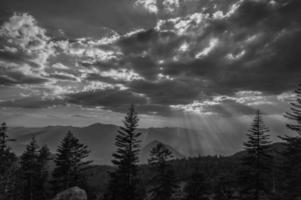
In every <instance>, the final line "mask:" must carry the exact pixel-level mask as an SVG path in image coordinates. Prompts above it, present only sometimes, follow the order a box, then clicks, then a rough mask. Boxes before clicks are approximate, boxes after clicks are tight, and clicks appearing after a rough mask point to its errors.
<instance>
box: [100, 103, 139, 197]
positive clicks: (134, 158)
mask: <svg viewBox="0 0 301 200" xmlns="http://www.w3.org/2000/svg"><path fill="white" fill-rule="evenodd" d="M138 122H139V118H138V116H137V113H136V112H135V108H134V105H131V106H130V109H129V111H128V113H127V115H126V116H125V119H124V121H123V126H122V127H120V128H119V130H118V135H117V136H116V139H115V145H116V147H117V151H116V152H115V153H114V154H113V157H114V159H113V160H112V163H113V164H114V165H115V166H116V170H115V171H114V172H112V173H111V174H110V176H111V179H110V182H109V185H108V188H107V192H106V194H105V199H107V200H136V199H138V198H139V195H138V193H139V192H138V191H137V188H138V187H137V183H138V179H137V171H138V169H137V164H138V154H139V150H140V140H139V136H140V135H141V133H139V132H138V131H137V127H138Z"/></svg>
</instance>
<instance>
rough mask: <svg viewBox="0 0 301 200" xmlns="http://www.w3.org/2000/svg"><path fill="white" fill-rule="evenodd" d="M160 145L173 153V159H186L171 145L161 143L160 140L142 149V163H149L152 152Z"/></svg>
mask: <svg viewBox="0 0 301 200" xmlns="http://www.w3.org/2000/svg"><path fill="white" fill-rule="evenodd" d="M158 144H162V145H164V146H165V147H166V148H167V149H168V150H169V151H170V152H171V153H172V155H173V159H182V158H184V157H185V156H183V155H182V154H180V153H179V152H178V151H177V150H175V149H174V148H173V147H171V146H170V145H167V144H164V143H163V142H160V141H158V140H154V141H152V142H150V143H148V144H147V145H146V146H144V147H143V148H142V149H141V152H140V161H141V162H142V163H147V159H148V157H149V155H150V152H151V150H152V149H153V148H154V147H155V146H157V145H158Z"/></svg>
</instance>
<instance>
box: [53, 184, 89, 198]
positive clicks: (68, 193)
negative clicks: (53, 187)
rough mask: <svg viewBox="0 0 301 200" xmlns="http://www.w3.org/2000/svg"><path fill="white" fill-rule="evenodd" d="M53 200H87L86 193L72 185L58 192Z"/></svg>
mask: <svg viewBox="0 0 301 200" xmlns="http://www.w3.org/2000/svg"><path fill="white" fill-rule="evenodd" d="M53 200H87V193H86V192H85V190H83V189H81V188H79V187H72V188H69V189H67V190H64V191H62V192H60V193H58V194H57V195H56V196H55V198H54V199H53Z"/></svg>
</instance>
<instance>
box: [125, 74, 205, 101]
mask: <svg viewBox="0 0 301 200" xmlns="http://www.w3.org/2000/svg"><path fill="white" fill-rule="evenodd" d="M129 86H130V88H131V90H133V91H135V92H138V93H143V94H145V95H146V96H147V97H149V99H150V102H151V103H153V104H159V105H166V106H168V105H174V104H189V103H191V102H192V101H193V100H194V99H198V97H199V94H200V92H201V90H200V86H198V85H196V84H195V82H193V81H190V80H189V79H187V80H162V81H156V82H152V81H143V80H142V81H133V82H132V83H130V84H129Z"/></svg>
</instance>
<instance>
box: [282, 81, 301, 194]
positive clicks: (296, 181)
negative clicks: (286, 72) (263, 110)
mask: <svg viewBox="0 0 301 200" xmlns="http://www.w3.org/2000/svg"><path fill="white" fill-rule="evenodd" d="M295 94H296V101H295V102H293V103H291V110H290V112H287V113H286V114H285V115H284V116H285V117H286V118H287V119H289V120H291V121H292V123H289V124H287V127H288V128H289V129H290V130H292V131H294V132H296V133H297V135H296V136H285V137H281V138H282V139H283V140H284V141H285V147H286V148H285V151H284V152H283V153H282V155H283V157H284V163H283V168H282V169H283V172H284V175H285V178H284V180H283V186H282V187H283V199H298V198H301V84H300V85H299V88H298V89H297V90H296V91H295Z"/></svg>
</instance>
